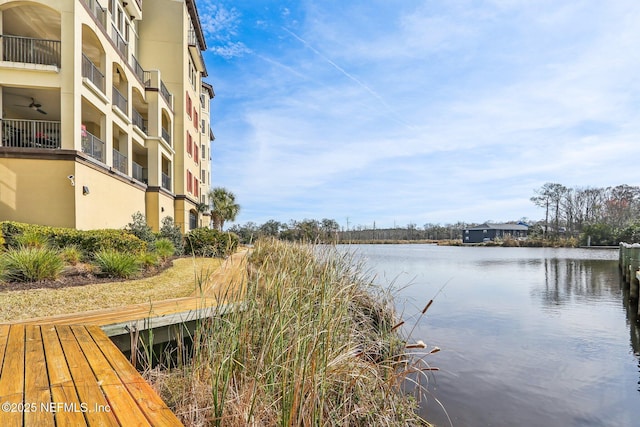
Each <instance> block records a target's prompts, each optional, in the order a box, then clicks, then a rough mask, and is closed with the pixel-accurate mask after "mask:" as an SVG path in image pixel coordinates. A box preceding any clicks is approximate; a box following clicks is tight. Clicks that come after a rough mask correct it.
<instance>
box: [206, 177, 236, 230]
mask: <svg viewBox="0 0 640 427" xmlns="http://www.w3.org/2000/svg"><path fill="white" fill-rule="evenodd" d="M208 196H209V200H210V201H211V203H212V205H213V206H212V209H211V219H212V220H213V228H215V229H216V230H220V231H222V227H223V226H224V222H225V221H234V220H235V219H236V216H238V213H239V212H240V205H239V204H237V203H236V196H235V194H233V193H232V192H231V191H229V190H227V189H226V188H224V187H216V188H213V189H211V190H210V191H209V194H208Z"/></svg>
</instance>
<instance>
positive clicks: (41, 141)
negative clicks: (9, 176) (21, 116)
mask: <svg viewBox="0 0 640 427" xmlns="http://www.w3.org/2000/svg"><path fill="white" fill-rule="evenodd" d="M0 123H2V146H3V147H15V148H50V149H54V148H60V122H53V121H45V120H17V119H0Z"/></svg>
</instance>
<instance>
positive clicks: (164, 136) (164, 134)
mask: <svg viewBox="0 0 640 427" xmlns="http://www.w3.org/2000/svg"><path fill="white" fill-rule="evenodd" d="M162 139H164V140H165V141H167V144H169V145H171V133H169V131H168V130H166V129H165V128H162Z"/></svg>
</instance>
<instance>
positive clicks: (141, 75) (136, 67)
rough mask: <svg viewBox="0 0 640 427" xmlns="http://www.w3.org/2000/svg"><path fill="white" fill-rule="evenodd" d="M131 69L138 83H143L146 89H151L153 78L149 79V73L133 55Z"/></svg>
mask: <svg viewBox="0 0 640 427" xmlns="http://www.w3.org/2000/svg"><path fill="white" fill-rule="evenodd" d="M131 68H133V72H134V73H135V75H136V77H137V78H138V81H139V82H140V83H142V85H143V86H144V87H149V85H150V84H151V78H150V77H149V72H148V71H145V70H144V68H142V66H141V65H140V63H139V62H138V59H137V58H136V57H135V56H133V55H131Z"/></svg>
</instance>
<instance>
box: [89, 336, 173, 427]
mask: <svg viewBox="0 0 640 427" xmlns="http://www.w3.org/2000/svg"><path fill="white" fill-rule="evenodd" d="M87 331H88V332H89V333H91V335H92V336H93V338H94V340H95V342H96V344H97V345H98V346H99V347H100V350H101V351H102V353H103V354H104V355H105V357H106V358H107V359H108V360H109V362H110V363H111V366H112V367H113V369H114V370H115V371H116V372H117V374H118V376H119V377H120V379H121V380H122V383H123V384H124V385H125V386H126V387H127V390H129V393H130V394H131V396H132V397H133V398H134V399H135V401H136V403H137V404H138V406H139V407H140V409H141V410H142V412H143V413H144V414H145V416H146V417H147V419H148V420H149V422H150V423H151V425H153V426H155V427H160V426H182V423H181V422H180V420H179V419H178V417H176V415H175V414H174V413H173V412H171V410H170V409H169V407H168V406H167V405H166V404H165V403H164V401H163V400H162V399H161V398H160V396H158V394H157V393H156V391H155V390H154V389H153V387H151V386H150V385H149V384H148V383H147V382H146V381H145V380H144V378H142V376H141V375H140V374H139V373H138V371H136V369H135V368H134V367H133V366H132V365H131V364H130V363H129V361H128V360H127V358H126V357H124V355H123V354H122V352H121V351H120V350H119V349H118V347H116V346H115V345H114V344H113V343H112V342H111V340H110V339H109V338H107V336H106V335H105V334H104V333H103V332H102V331H101V330H100V328H99V327H98V326H88V327H87Z"/></svg>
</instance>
